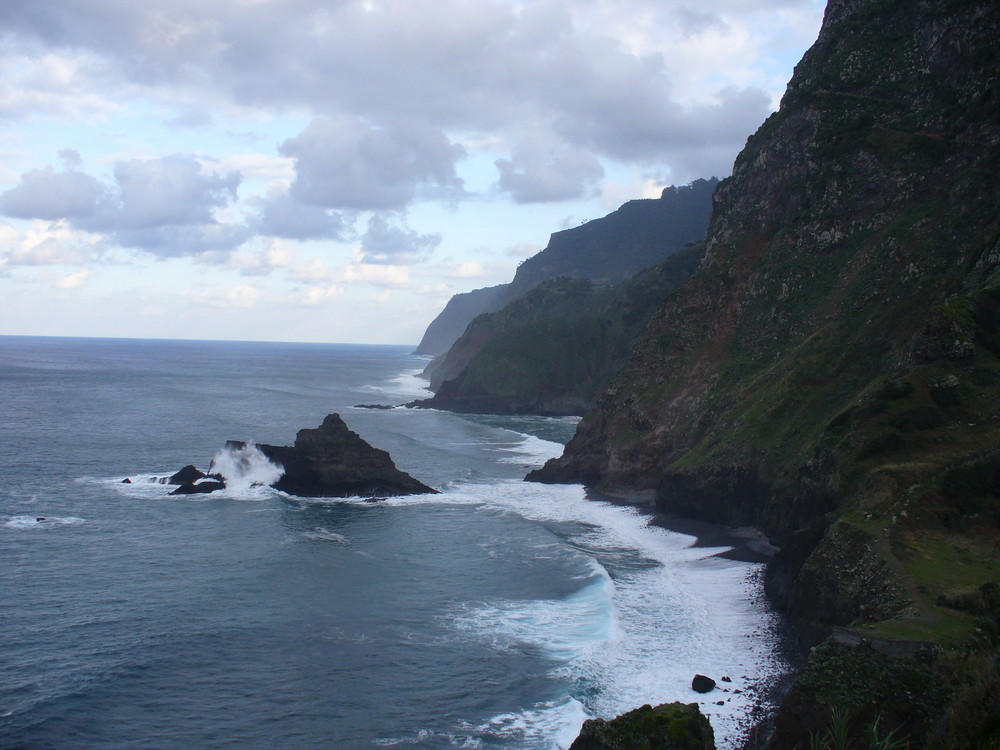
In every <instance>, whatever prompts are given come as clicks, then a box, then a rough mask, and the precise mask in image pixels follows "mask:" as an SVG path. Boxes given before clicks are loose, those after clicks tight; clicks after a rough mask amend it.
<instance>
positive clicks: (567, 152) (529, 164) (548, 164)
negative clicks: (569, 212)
mask: <svg viewBox="0 0 1000 750" xmlns="http://www.w3.org/2000/svg"><path fill="white" fill-rule="evenodd" d="M496 166H497V170H498V171H499V172H500V180H499V181H498V183H497V184H498V186H499V188H500V189H501V190H503V191H506V192H509V193H510V194H511V197H512V198H513V199H514V201H515V202H517V203H543V202H551V201H562V200H570V199H573V198H582V197H584V196H586V195H587V194H588V192H592V191H593V185H594V183H595V182H597V181H598V180H600V179H601V178H602V177H603V176H604V168H603V167H602V166H601V164H600V162H599V161H597V159H596V158H594V156H593V155H592V154H590V153H587V152H585V151H576V150H571V149H568V148H565V147H563V146H561V145H560V144H558V143H552V142H546V141H544V140H542V141H534V142H529V143H527V144H524V145H522V146H520V147H518V148H515V149H514V151H513V152H512V154H511V158H510V159H499V160H497V162H496Z"/></svg>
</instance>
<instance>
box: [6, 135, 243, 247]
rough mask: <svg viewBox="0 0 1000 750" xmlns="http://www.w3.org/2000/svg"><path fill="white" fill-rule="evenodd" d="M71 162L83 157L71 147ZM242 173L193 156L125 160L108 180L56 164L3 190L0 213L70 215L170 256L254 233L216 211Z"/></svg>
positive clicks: (114, 237)
mask: <svg viewBox="0 0 1000 750" xmlns="http://www.w3.org/2000/svg"><path fill="white" fill-rule="evenodd" d="M60 156H62V158H63V160H64V161H65V162H66V163H67V164H75V163H76V162H78V161H79V155H78V154H77V153H76V152H75V151H72V150H71V149H63V151H61V152H60ZM241 180H242V177H241V176H240V174H239V173H238V172H229V173H228V174H225V175H220V174H218V173H215V172H211V173H206V172H203V171H202V166H201V164H200V163H199V162H198V161H197V160H196V159H194V158H191V157H187V156H166V157H163V158H159V159H131V160H128V161H122V162H118V163H117V164H116V165H115V168H114V182H113V183H110V184H105V183H102V182H100V181H99V180H97V179H96V178H94V177H91V176H90V175H87V174H85V173H83V172H78V171H76V170H75V169H67V170H64V171H62V172H56V171H55V170H53V169H52V168H51V167H43V168H41V169H33V170H30V171H28V172H25V173H24V174H22V175H21V178H20V180H19V182H18V184H17V185H15V186H14V187H13V188H11V189H9V190H7V191H6V192H4V193H0V212H2V213H3V214H4V215H5V216H10V217H13V218H19V219H44V220H48V221H61V220H65V221H66V222H68V224H69V225H70V226H71V227H72V228H74V229H81V230H85V231H89V232H99V233H103V234H105V235H107V236H108V238H109V239H110V240H111V241H112V242H113V243H115V244H117V245H120V246H122V247H131V248H137V249H141V250H146V251H149V252H153V253H156V254H158V255H164V256H180V255H191V254H196V253H200V252H204V251H206V250H210V249H213V248H231V247H235V246H237V245H240V244H241V243H243V242H245V241H246V240H247V239H248V238H249V237H250V235H251V230H250V229H249V227H246V226H241V225H232V224H222V223H220V222H218V221H217V220H216V219H215V216H214V212H215V210H216V209H221V208H225V207H227V206H229V205H230V204H231V203H232V202H233V201H235V200H236V198H237V188H238V186H239V184H240V182H241Z"/></svg>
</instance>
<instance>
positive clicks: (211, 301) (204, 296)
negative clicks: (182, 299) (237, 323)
mask: <svg viewBox="0 0 1000 750" xmlns="http://www.w3.org/2000/svg"><path fill="white" fill-rule="evenodd" d="M193 296H194V298H195V300H196V301H197V302H199V303H203V304H207V305H210V306H211V307H216V308H237V309H243V308H250V307H253V306H254V305H255V304H256V303H257V300H258V298H259V297H260V292H258V291H257V289H255V288H254V287H252V286H250V285H249V284H239V285H237V286H231V287H226V288H219V289H216V288H212V289H202V290H200V291H197V292H195V293H194V295H193Z"/></svg>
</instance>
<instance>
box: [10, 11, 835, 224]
mask: <svg viewBox="0 0 1000 750" xmlns="http://www.w3.org/2000/svg"><path fill="white" fill-rule="evenodd" d="M817 13H818V10H817V9H816V7H815V3H814V2H813V0H762V1H761V2H755V3H745V2H738V1H737V0H705V2H703V3H701V4H699V5H698V7H697V9H692V7H691V3H690V2H687V1H686V0H684V1H682V0H580V1H579V2H574V3H572V4H567V3H563V2H557V1H556V0H535V1H534V2H531V3H513V2H495V1H492V0H438V2H434V3H429V2H423V3H414V2H412V0H377V1H376V0H371V2H367V1H362V0H337V1H336V2H321V1H320V0H285V1H284V2H265V1H260V2H252V3H240V4H233V3H228V2H222V0H201V1H200V2H197V3H195V2H191V1H190V0H185V1H184V2H174V3H156V4H148V3H145V4H143V3H135V2H132V0H75V1H74V2H73V3H56V4H43V5H42V6H40V5H39V4H38V3H37V2H35V1H34V0H6V2H4V3H2V4H0V24H2V25H3V28H5V29H6V30H7V31H8V32H9V38H10V39H11V40H12V41H13V42H16V43H18V44H19V45H20V46H24V47H25V49H28V48H29V45H30V44H32V43H33V44H35V45H37V44H38V43H41V44H43V45H46V46H47V47H48V49H50V50H53V51H57V52H49V54H58V55H61V56H64V57H66V58H68V59H70V60H79V59H81V56H84V55H86V56H88V58H87V59H88V60H91V58H92V59H93V61H94V62H92V63H88V64H89V65H90V67H85V68H84V69H85V70H86V71H88V73H87V75H90V76H91V77H92V79H94V80H97V78H98V76H99V75H100V76H103V78H101V83H102V84H104V86H103V87H102V88H97V87H94V86H91V89H92V90H106V89H107V88H108V81H107V80H106V79H107V77H108V76H109V72H108V71H114V73H115V74H116V75H118V76H119V77H120V78H121V79H122V80H121V82H120V85H132V86H135V85H139V86H143V87H146V88H147V89H150V90H156V91H157V92H160V95H161V96H163V97H164V100H165V101H166V97H167V95H168V92H169V91H171V90H173V91H183V92H184V94H185V96H184V97H183V98H181V99H179V101H182V102H183V103H182V104H180V105H178V106H177V109H178V115H177V117H178V118H179V119H180V120H184V119H185V117H186V114H187V113H190V112H192V111H195V110H196V109H197V108H198V106H199V104H198V102H197V100H199V98H200V102H201V103H200V107H201V109H202V111H209V109H210V108H211V107H214V106H218V104H217V103H218V102H223V103H224V104H226V105H229V106H242V107H253V108H259V109H262V110H268V111H276V110H285V111H299V112H306V113H309V114H311V115H313V116H317V117H318V119H317V120H316V121H315V122H314V123H313V125H311V126H310V127H309V128H307V129H306V130H305V131H304V132H303V133H302V134H300V135H299V136H297V137H295V138H292V139H289V140H287V141H285V142H284V144H283V148H284V149H285V152H287V153H288V154H294V155H295V157H296V158H297V159H298V160H299V162H300V164H299V174H298V177H297V180H296V186H295V190H294V193H295V195H296V197H298V198H299V199H300V200H302V201H303V202H306V203H311V204H314V205H319V206H323V207H326V208H363V209H375V210H381V209H386V208H398V207H400V206H401V205H403V204H405V203H406V202H408V201H409V200H411V199H412V196H413V195H414V191H415V190H416V189H417V188H418V187H419V186H424V187H426V186H433V187H441V186H442V185H444V186H446V187H448V188H452V189H453V188H454V187H455V178H454V172H453V170H452V166H453V165H454V163H455V160H456V156H455V154H454V153H453V148H454V147H453V146H452V145H451V143H449V140H448V138H446V137H445V136H444V135H443V134H444V133H448V134H450V135H451V136H453V138H455V139H457V138H459V137H461V138H462V140H463V141H464V142H475V141H477V140H478V141H480V142H482V141H483V139H486V138H489V137H492V136H495V135H497V134H502V135H503V136H504V137H505V138H507V139H508V140H509V138H510V137H511V134H512V133H516V132H524V131H525V129H531V130H533V131H535V132H539V133H543V132H544V133H548V134H550V135H552V136H557V137H558V138H559V139H560V140H561V141H562V142H564V143H565V144H566V145H567V146H568V147H572V148H574V149H577V150H582V149H586V150H589V151H591V153H592V156H593V157H595V158H612V159H619V160H625V161H633V162H638V161H643V162H649V161H651V160H658V161H661V162H666V163H669V162H672V161H673V160H676V159H682V158H683V157H684V155H685V153H686V152H687V149H689V148H690V147H692V146H694V147H696V148H702V147H703V146H704V143H703V141H704V133H703V128H708V129H709V130H712V131H714V132H715V133H716V135H717V136H718V135H720V132H719V131H720V126H724V127H723V128H722V130H723V132H722V133H721V136H722V137H724V138H725V145H726V147H727V148H728V149H729V151H730V156H729V158H728V159H724V160H722V161H723V162H729V163H723V164H721V169H720V165H718V164H712V165H708V166H707V167H706V168H704V169H702V170H700V172H699V174H707V173H709V172H721V171H726V170H728V168H729V167H730V166H731V161H732V157H733V156H735V154H736V152H737V151H738V150H739V148H740V147H741V146H742V144H743V142H744V140H745V138H746V136H747V135H748V134H749V133H750V132H751V131H752V130H753V129H754V127H756V126H757V125H758V124H759V123H760V121H761V120H762V119H763V116H764V115H766V113H767V109H766V106H767V105H766V106H765V108H764V109H761V108H746V107H734V106H730V105H731V102H730V103H728V104H727V103H726V102H709V103H710V104H712V105H713V106H711V107H709V108H707V109H706V108H702V109H700V110H695V109H693V108H692V107H693V105H694V103H696V101H697V102H704V101H707V100H708V97H709V96H710V95H711V94H712V93H713V92H714V91H716V90H717V89H718V88H721V87H722V86H723V85H724V84H723V83H719V80H720V79H719V78H715V79H714V81H713V79H712V78H710V77H708V76H709V67H708V66H707V65H706V64H703V62H704V61H705V60H710V61H711V62H712V65H711V70H712V71H715V74H716V75H717V74H718V71H719V70H723V69H724V70H725V74H726V76H728V77H730V79H732V77H736V78H739V79H740V80H742V83H741V85H742V87H743V88H745V89H748V90H752V91H755V92H756V93H757V94H758V96H759V98H760V99H761V100H763V101H767V102H768V103H769V102H770V100H771V96H772V95H773V94H774V93H775V92H774V91H770V92H769V91H765V90H764V88H763V87H764V86H768V87H771V86H773V85H774V81H773V80H771V79H770V77H769V76H767V75H765V74H766V73H767V71H766V70H765V68H766V67H767V66H766V64H764V66H763V67H761V68H760V69H755V70H751V69H752V68H754V66H755V65H756V64H757V62H758V60H759V58H760V55H759V50H760V49H761V47H762V46H763V45H764V44H766V43H767V42H768V41H772V40H776V41H778V42H780V43H781V44H783V45H786V46H793V45H794V49H795V54H796V55H798V54H800V53H801V46H799V45H801V44H803V43H804V42H802V41H800V40H799V39H798V37H799V35H801V34H802V33H804V32H803V31H802V28H800V26H801V24H799V22H798V19H799V18H801V17H803V16H808V17H809V18H814V17H815V16H816V14H817ZM806 41H808V39H807V40H806ZM19 48H20V47H19ZM734 52H735V53H734ZM51 65H53V66H54V65H55V63H51ZM78 65H79V63H78ZM95 67H96V68H99V70H93V71H92V70H90V68H95ZM77 75H79V74H77ZM755 76H756V77H755ZM65 78H66V77H65V76H63V79H65ZM79 88H81V90H86V89H87V87H85V86H84V87H79ZM678 92H684V95H683V97H681V96H680V95H679V93H678ZM400 122H405V123H406V124H405V125H400V124H399V123H400ZM324 136H330V140H329V142H327V143H324V140H325V139H324ZM706 153H708V154H710V155H711V154H712V152H710V151H709V152H706ZM514 171H515V173H516V172H517V170H516V168H515V170H514ZM696 176H697V175H696Z"/></svg>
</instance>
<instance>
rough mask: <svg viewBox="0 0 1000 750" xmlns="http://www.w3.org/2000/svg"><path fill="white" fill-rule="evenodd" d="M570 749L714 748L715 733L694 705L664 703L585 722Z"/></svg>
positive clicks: (651, 749)
mask: <svg viewBox="0 0 1000 750" xmlns="http://www.w3.org/2000/svg"><path fill="white" fill-rule="evenodd" d="M570 750H715V734H714V733H713V732H712V725H711V724H709V723H708V719H707V718H706V717H705V716H703V715H702V713H701V712H700V711H699V710H698V706H697V704H695V703H690V704H687V705H685V704H683V703H663V704H661V705H659V706H656V707H655V708H654V707H653V706H649V705H645V706H643V707H642V708H637V709H635V710H634V711H629V712H628V713H625V714H622V715H621V716H619V717H617V718H615V719H611V720H609V721H606V720H604V719H590V720H588V721H586V722H584V724H583V728H582V729H581V730H580V736H579V737H577V738H576V740H575V741H574V742H573V744H572V745H570Z"/></svg>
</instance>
